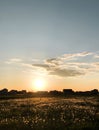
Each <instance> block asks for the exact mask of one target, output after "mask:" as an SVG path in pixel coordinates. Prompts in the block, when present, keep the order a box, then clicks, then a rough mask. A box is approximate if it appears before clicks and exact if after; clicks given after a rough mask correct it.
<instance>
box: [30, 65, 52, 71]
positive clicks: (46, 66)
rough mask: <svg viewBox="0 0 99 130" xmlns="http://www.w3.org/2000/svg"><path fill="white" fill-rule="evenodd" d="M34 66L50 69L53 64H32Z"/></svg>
mask: <svg viewBox="0 0 99 130" xmlns="http://www.w3.org/2000/svg"><path fill="white" fill-rule="evenodd" d="M32 66H33V67H37V68H44V69H46V70H50V68H51V66H49V65H47V64H32Z"/></svg>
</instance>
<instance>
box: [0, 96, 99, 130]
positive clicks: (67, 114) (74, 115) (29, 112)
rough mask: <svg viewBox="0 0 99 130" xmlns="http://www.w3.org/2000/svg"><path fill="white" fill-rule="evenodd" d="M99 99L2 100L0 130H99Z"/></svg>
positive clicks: (0, 102) (0, 103)
mask: <svg viewBox="0 0 99 130" xmlns="http://www.w3.org/2000/svg"><path fill="white" fill-rule="evenodd" d="M98 122H99V99H98V97H75V98H29V99H10V100H1V101H0V130H98V129H99V123H98Z"/></svg>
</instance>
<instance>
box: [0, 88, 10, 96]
mask: <svg viewBox="0 0 99 130" xmlns="http://www.w3.org/2000/svg"><path fill="white" fill-rule="evenodd" d="M7 93H8V89H6V88H4V89H2V90H0V94H1V95H6V94H7Z"/></svg>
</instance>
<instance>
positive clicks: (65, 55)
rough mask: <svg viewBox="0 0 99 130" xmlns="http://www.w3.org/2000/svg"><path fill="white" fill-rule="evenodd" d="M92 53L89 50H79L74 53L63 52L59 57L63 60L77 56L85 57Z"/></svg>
mask: <svg viewBox="0 0 99 130" xmlns="http://www.w3.org/2000/svg"><path fill="white" fill-rule="evenodd" d="M92 54H93V53H91V52H81V53H74V54H64V55H63V56H62V57H61V59H64V60H72V59H75V58H78V57H86V56H88V55H92Z"/></svg>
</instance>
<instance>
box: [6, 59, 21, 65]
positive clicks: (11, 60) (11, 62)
mask: <svg viewBox="0 0 99 130" xmlns="http://www.w3.org/2000/svg"><path fill="white" fill-rule="evenodd" d="M19 62H22V59H20V58H12V59H9V60H7V61H5V63H6V64H13V63H19Z"/></svg>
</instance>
